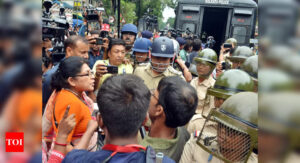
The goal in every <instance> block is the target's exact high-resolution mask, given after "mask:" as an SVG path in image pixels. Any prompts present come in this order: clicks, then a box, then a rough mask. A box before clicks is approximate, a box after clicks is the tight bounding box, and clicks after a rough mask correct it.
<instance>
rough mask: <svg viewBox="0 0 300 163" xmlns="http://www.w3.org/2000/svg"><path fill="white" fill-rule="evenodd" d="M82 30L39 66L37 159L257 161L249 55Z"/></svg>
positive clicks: (228, 44) (181, 40)
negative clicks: (56, 56)
mask: <svg viewBox="0 0 300 163" xmlns="http://www.w3.org/2000/svg"><path fill="white" fill-rule="evenodd" d="M99 23H100V24H103V21H102V19H100V20H99ZM85 28H86V27H85V25H83V26H82V27H81V28H80V30H79V32H78V33H73V34H72V35H69V36H68V37H67V38H66V39H65V41H64V51H65V57H64V58H63V59H62V60H61V61H60V62H57V63H53V64H52V65H51V66H49V67H45V66H44V69H43V126H42V129H43V132H42V136H43V141H42V142H43V162H45V163H46V162H49V163H54V162H155V160H156V161H160V162H181V163H191V162H257V154H258V153H257V132H258V127H257V118H258V117H257V116H258V115H257V113H258V107H257V103H258V102H257V89H258V88H257V85H258V80H257V71H258V68H257V67H258V57H257V55H256V52H255V51H253V50H252V49H251V48H249V47H247V46H238V42H237V40H236V39H234V38H229V39H227V40H226V41H225V42H224V44H222V47H221V50H220V52H218V53H217V52H216V51H215V50H213V49H210V48H208V47H207V46H203V43H202V41H201V40H200V39H197V38H195V39H189V38H186V37H184V36H181V37H177V38H173V37H171V36H170V35H161V36H159V35H158V34H157V33H152V32H150V31H140V32H139V31H138V29H137V27H136V26H135V25H134V24H125V25H124V26H123V27H122V29H121V38H116V37H114V36H110V34H111V33H110V32H108V31H104V30H101V29H100V30H89V32H85V31H86V29H85ZM99 40H100V41H101V43H99ZM43 45H44V47H45V49H46V50H47V49H51V47H52V45H51V40H44V44H43ZM47 55H48V57H51V50H50V51H49V50H48V51H47Z"/></svg>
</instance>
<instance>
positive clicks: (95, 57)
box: [89, 50, 103, 69]
mask: <svg viewBox="0 0 300 163" xmlns="http://www.w3.org/2000/svg"><path fill="white" fill-rule="evenodd" d="M102 59H103V51H102V50H100V51H99V55H94V54H93V53H92V51H91V50H90V51H89V66H90V68H91V69H92V68H93V66H94V64H95V63H96V61H98V60H102Z"/></svg>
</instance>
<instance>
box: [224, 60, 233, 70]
mask: <svg viewBox="0 0 300 163" xmlns="http://www.w3.org/2000/svg"><path fill="white" fill-rule="evenodd" d="M229 69H231V65H230V63H228V62H222V70H229Z"/></svg>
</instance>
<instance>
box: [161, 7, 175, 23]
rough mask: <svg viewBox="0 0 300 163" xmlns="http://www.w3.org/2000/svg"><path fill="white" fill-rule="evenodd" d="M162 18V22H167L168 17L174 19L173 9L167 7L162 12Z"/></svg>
mask: <svg viewBox="0 0 300 163" xmlns="http://www.w3.org/2000/svg"><path fill="white" fill-rule="evenodd" d="M163 17H164V19H163V22H167V20H168V18H169V17H172V18H174V17H175V12H174V9H172V8H170V7H168V6H167V7H166V8H165V9H164V11H163Z"/></svg>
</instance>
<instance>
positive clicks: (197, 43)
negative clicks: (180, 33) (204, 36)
mask: <svg viewBox="0 0 300 163" xmlns="http://www.w3.org/2000/svg"><path fill="white" fill-rule="evenodd" d="M201 44H202V41H201V40H200V39H195V40H194V42H193V51H199V50H201V49H202V45H201Z"/></svg>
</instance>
